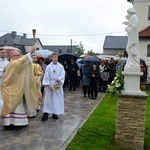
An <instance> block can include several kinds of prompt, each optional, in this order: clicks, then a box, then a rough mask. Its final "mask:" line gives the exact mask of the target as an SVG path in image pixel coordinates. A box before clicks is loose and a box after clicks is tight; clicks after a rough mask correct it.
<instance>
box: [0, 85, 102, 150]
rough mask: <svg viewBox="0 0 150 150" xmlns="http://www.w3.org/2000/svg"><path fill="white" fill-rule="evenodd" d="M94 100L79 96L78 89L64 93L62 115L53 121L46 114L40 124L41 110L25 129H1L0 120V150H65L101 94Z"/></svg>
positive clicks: (0, 122) (100, 98) (80, 93)
mask: <svg viewBox="0 0 150 150" xmlns="http://www.w3.org/2000/svg"><path fill="white" fill-rule="evenodd" d="M98 94H99V95H98V98H97V99H96V100H91V99H89V98H84V97H83V92H82V90H81V89H80V88H78V89H77V91H71V92H70V91H67V90H64V96H65V113H64V114H63V115H59V119H58V120H54V119H52V118H51V115H49V119H48V120H47V121H45V122H42V121H41V116H42V110H40V111H39V112H38V114H37V116H36V118H30V119H29V125H28V126H26V127H9V128H6V129H5V128H4V127H3V126H2V120H0V150H65V149H66V147H67V145H68V144H69V143H70V142H71V140H72V139H73V137H74V135H75V134H76V132H77V130H78V129H79V128H80V127H81V126H82V125H83V124H84V122H85V121H86V120H87V119H88V117H89V116H90V114H91V113H92V111H93V110H94V108H95V107H96V105H97V104H98V103H99V102H100V101H101V100H102V98H103V97H104V94H102V93H100V92H99V93H98Z"/></svg>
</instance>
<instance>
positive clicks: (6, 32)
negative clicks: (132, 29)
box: [0, 30, 125, 36]
mask: <svg viewBox="0 0 150 150" xmlns="http://www.w3.org/2000/svg"><path fill="white" fill-rule="evenodd" d="M0 32H5V33H8V32H11V31H6V30H0ZM124 32H125V31H118V32H108V33H98V34H66V35H63V34H40V33H39V34H36V35H37V36H100V35H108V34H118V33H124ZM17 33H19V34H23V32H17ZM26 34H27V35H31V36H32V34H31V33H26Z"/></svg>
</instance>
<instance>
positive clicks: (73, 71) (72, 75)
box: [68, 58, 79, 91]
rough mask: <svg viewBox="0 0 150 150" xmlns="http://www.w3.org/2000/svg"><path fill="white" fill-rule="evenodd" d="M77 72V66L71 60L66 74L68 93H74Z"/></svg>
mask: <svg viewBox="0 0 150 150" xmlns="http://www.w3.org/2000/svg"><path fill="white" fill-rule="evenodd" d="M78 70H79V67H78V64H77V63H76V62H75V61H74V58H71V63H70V64H69V65H68V72H69V80H70V85H69V91H71V90H72V88H73V90H74V91H76V85H77V71H78Z"/></svg>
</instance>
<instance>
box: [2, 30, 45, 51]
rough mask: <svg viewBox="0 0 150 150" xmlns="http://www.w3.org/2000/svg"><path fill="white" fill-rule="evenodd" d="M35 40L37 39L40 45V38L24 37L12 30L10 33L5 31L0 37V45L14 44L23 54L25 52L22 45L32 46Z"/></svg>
mask: <svg viewBox="0 0 150 150" xmlns="http://www.w3.org/2000/svg"><path fill="white" fill-rule="evenodd" d="M37 41H39V42H40V44H41V45H42V43H41V41H40V39H38V38H35V39H33V38H26V37H25V36H21V35H17V34H16V32H15V31H13V32H12V33H7V34H5V35H3V36H1V37H0V46H5V45H8V46H15V47H17V48H19V49H20V50H21V51H22V52H23V54H25V53H26V52H25V48H24V46H33V45H34V44H35V42H37ZM42 46H43V45H42Z"/></svg>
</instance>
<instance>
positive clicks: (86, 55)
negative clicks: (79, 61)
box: [80, 54, 90, 58]
mask: <svg viewBox="0 0 150 150" xmlns="http://www.w3.org/2000/svg"><path fill="white" fill-rule="evenodd" d="M89 56H90V55H89V54H82V55H80V58H87V57H89Z"/></svg>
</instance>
